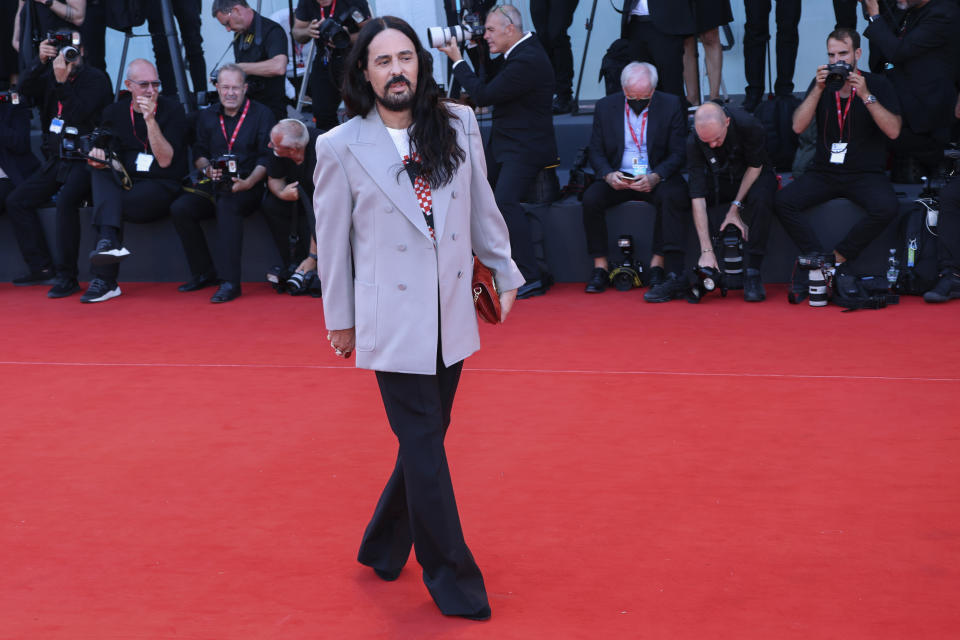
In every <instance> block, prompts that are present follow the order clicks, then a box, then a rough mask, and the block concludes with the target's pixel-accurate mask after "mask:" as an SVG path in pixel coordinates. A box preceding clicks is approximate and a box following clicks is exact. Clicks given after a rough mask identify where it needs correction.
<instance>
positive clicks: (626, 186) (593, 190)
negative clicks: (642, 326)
mask: <svg viewBox="0 0 960 640" xmlns="http://www.w3.org/2000/svg"><path fill="white" fill-rule="evenodd" d="M620 85H621V86H622V87H623V90H622V91H619V92H617V93H614V94H611V95H609V96H606V97H605V98H602V99H601V100H600V101H599V102H597V105H596V109H595V110H594V112H593V133H592V134H591V136H590V164H591V165H593V169H594V171H595V172H596V175H597V176H598V177H602V178H603V179H602V180H597V181H596V182H594V183H593V184H592V185H590V186H589V187H588V188H587V190H586V191H585V192H584V194H583V228H584V231H585V232H586V235H587V251H588V252H589V253H590V257H591V258H593V267H594V268H593V273H592V274H591V276H590V281H589V282H587V287H586V291H587V293H600V292H602V291H604V290H605V289H606V288H607V284H608V283H609V278H610V274H609V273H608V268H609V264H608V262H607V253H608V247H607V221H606V213H607V209H609V208H610V207H613V206H616V205H618V204H621V203H624V202H628V201H631V200H645V201H647V202H650V203H652V204H653V206H654V207H656V210H657V217H656V222H655V223H654V237H653V254H654V255H653V259H652V260H651V262H650V265H651V269H650V270H651V278H652V279H653V280H654V281H652V282H651V283H650V285H651V289H650V291H648V292H647V293H646V294H645V295H644V297H645V298H646V299H647V301H648V302H666V301H667V300H672V299H673V298H678V297H681V296H682V295H684V293H685V292H686V285H685V282H684V281H683V280H682V279H681V278H680V275H681V273H682V272H683V245H684V241H685V239H686V238H685V236H686V233H685V232H686V223H685V220H686V218H687V217H688V214H687V207H688V206H689V201H688V196H687V186H686V183H685V182H684V181H683V177H681V175H680V171H681V169H682V168H683V154H684V136H685V131H686V116H685V113H684V111H683V108H682V106H681V104H680V98H678V97H677V96H675V95H672V94H669V93H664V92H662V91H656V89H655V87H656V86H657V70H656V68H655V67H654V66H653V65H651V64H649V63H646V62H631V63H630V64H628V65H627V66H626V67H624V69H623V72H622V73H621V74H620ZM664 265H666V269H667V271H668V272H669V276H668V277H666V278H665V277H664V272H663V269H664ZM651 294H653V295H651ZM648 296H649V297H648Z"/></svg>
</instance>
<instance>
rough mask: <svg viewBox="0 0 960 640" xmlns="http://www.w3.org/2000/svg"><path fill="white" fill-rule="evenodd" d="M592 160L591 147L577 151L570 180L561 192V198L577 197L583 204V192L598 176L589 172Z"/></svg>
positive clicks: (571, 168)
mask: <svg viewBox="0 0 960 640" xmlns="http://www.w3.org/2000/svg"><path fill="white" fill-rule="evenodd" d="M589 160H590V147H580V148H579V149H578V150H577V157H576V159H575V160H574V161H573V166H572V167H570V178H569V179H568V180H567V184H566V185H564V187H563V189H562V190H561V191H560V197H561V198H566V197H567V196H577V200H579V201H581V202H583V192H584V191H586V190H587V187H589V186H590V185H591V184H593V182H594V180H596V179H597V178H596V176H594V175H593V174H592V173H590V172H589V171H587V164H588V162H589Z"/></svg>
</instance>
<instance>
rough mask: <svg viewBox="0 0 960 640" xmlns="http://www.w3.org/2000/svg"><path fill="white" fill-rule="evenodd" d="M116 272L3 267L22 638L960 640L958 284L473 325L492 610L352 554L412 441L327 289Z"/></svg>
mask: <svg viewBox="0 0 960 640" xmlns="http://www.w3.org/2000/svg"><path fill="white" fill-rule="evenodd" d="M122 287H123V290H124V295H123V296H121V297H120V298H118V299H116V300H112V301H110V302H107V303H103V304H98V305H81V304H80V303H79V301H78V297H77V296H74V297H73V298H71V299H67V300H59V301H51V300H48V299H46V298H45V297H44V295H43V291H42V290H41V289H39V288H30V289H18V288H14V287H12V286H10V285H6V284H5V285H0V304H2V306H3V309H4V313H3V316H2V318H0V335H2V336H3V338H2V342H0V345H2V347H0V423H2V424H0V487H2V490H3V498H2V502H0V505H2V506H0V514H2V517H0V638H4V639H6V638H17V639H34V638H37V639H49V638H55V639H61V638H62V639H70V640H75V639H83V640H86V639H90V640H93V639H97V640H102V639H121V638H123V639H126V638H145V639H146V638H149V639H159V638H162V639H168V638H170V639H172V638H189V639H206V638H230V639H248V638H250V639H252V638H257V639H259V638H264V639H275V638H277V639H279V638H298V639H299V638H311V639H312V638H367V637H385V638H432V637H436V638H668V639H676V638H696V639H702V638H844V639H847V638H869V639H877V638H891V639H892V638H948V637H956V633H957V632H956V630H957V628H960V610H958V607H957V601H958V597H960V563H958V559H960V464H958V459H960V438H958V430H957V426H958V424H960V419H958V402H957V398H958V396H960V343H958V340H957V327H958V322H960V303H952V304H947V305H944V306H933V305H926V304H924V303H923V302H922V301H921V300H919V299H908V300H905V301H904V302H903V303H902V304H901V305H900V306H898V307H892V308H889V309H885V310H882V311H860V312H856V313H841V310H840V309H839V308H835V307H833V308H827V309H811V308H809V307H808V306H806V305H804V306H801V307H791V306H789V305H787V304H786V302H785V301H784V297H785V296H784V290H783V288H782V287H769V293H770V294H771V298H772V300H770V301H768V302H766V303H764V304H759V305H747V304H744V303H743V302H742V300H741V299H740V294H739V292H733V293H731V297H730V298H727V299H721V298H719V297H718V296H711V297H708V298H707V299H706V300H705V301H704V302H703V303H702V304H701V305H699V306H694V305H689V304H686V303H684V302H673V303H668V304H662V305H651V304H645V303H643V302H642V301H641V299H640V294H639V293H638V292H631V293H627V294H622V293H619V292H616V291H611V292H608V293H605V294H603V295H601V296H592V297H588V296H586V295H584V294H583V293H582V288H581V285H561V286H558V287H556V288H555V290H553V291H551V292H550V294H549V295H547V296H545V297H543V298H539V299H534V300H529V301H521V302H520V303H518V305H517V307H516V310H515V312H514V315H513V316H512V317H511V318H510V320H509V321H508V323H507V324H506V325H505V326H504V327H500V328H496V327H484V328H483V329H482V338H483V342H484V349H483V350H482V351H481V352H480V353H479V354H477V355H476V356H474V357H473V358H471V359H469V360H468V361H467V364H466V369H465V373H464V376H463V380H462V383H461V387H460V392H459V394H458V397H457V405H456V407H455V409H454V423H453V426H452V428H451V432H450V436H449V438H448V453H449V456H450V459H451V466H452V470H453V474H454V485H455V486H456V489H457V498H458V502H459V504H460V509H461V515H462V519H463V522H464V530H465V532H466V535H467V540H468V542H469V543H470V545H471V548H472V550H473V552H474V555H475V556H476V558H477V561H478V562H479V564H480V566H481V568H482V569H483V571H484V575H485V578H486V582H487V587H488V590H489V593H490V600H491V605H492V607H493V618H492V620H490V621H489V622H486V623H476V622H470V621H465V620H461V619H449V618H444V617H443V616H441V615H440V614H439V613H438V611H437V610H436V607H435V606H434V605H433V603H432V601H431V600H430V598H429V595H428V594H427V592H426V589H425V588H424V587H423V585H422V582H421V580H420V575H419V570H418V567H417V565H416V563H415V561H413V559H412V558H411V562H410V564H408V566H407V569H406V570H405V571H404V573H403V574H402V576H401V577H400V579H399V580H398V581H397V582H395V583H384V582H382V581H380V580H378V579H377V578H376V577H375V576H374V575H373V573H372V572H371V571H370V570H369V569H367V568H365V567H361V566H360V565H358V564H357V563H356V561H355V555H356V550H357V545H358V544H359V540H360V535H361V533H362V531H363V527H364V525H365V524H366V520H367V518H368V517H369V516H370V514H371V513H372V510H373V506H374V502H375V500H376V497H377V495H378V493H379V490H380V488H381V486H382V484H383V482H384V481H385V480H386V478H387V475H388V474H389V471H390V469H391V466H392V463H393V458H394V456H395V442H394V440H393V437H392V434H391V433H390V431H389V429H388V427H387V425H386V421H385V418H384V416H383V409H382V407H381V405H380V400H379V396H378V394H377V391H376V383H375V380H374V378H373V375H372V374H371V373H370V372H364V371H355V370H352V369H350V368H349V367H345V366H344V365H343V363H342V361H339V360H337V359H335V358H334V357H333V356H332V355H331V353H330V349H329V348H328V347H327V346H326V342H325V340H324V336H325V330H324V327H323V318H322V312H321V304H320V303H319V301H315V300H305V299H294V298H290V297H287V296H282V297H281V296H277V295H276V294H274V293H273V292H272V290H270V289H268V288H267V287H266V286H265V285H258V284H250V285H245V294H244V296H243V297H242V298H240V299H239V300H237V301H236V302H232V303H230V304H227V305H211V304H210V303H209V302H208V301H207V299H208V297H209V292H201V293H198V294H194V295H190V294H178V293H177V292H176V291H175V289H174V286H173V285H171V284H137V283H131V284H123V285H122ZM351 364H352V361H351ZM483 408H487V409H489V410H492V412H493V416H494V417H495V418H496V419H494V420H490V419H481V417H480V416H481V411H482V410H483Z"/></svg>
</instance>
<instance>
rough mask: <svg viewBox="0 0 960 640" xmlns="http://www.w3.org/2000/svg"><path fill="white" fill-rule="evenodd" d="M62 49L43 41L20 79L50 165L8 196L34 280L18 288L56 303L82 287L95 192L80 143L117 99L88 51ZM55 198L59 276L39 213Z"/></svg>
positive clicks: (44, 165) (27, 278)
mask: <svg viewBox="0 0 960 640" xmlns="http://www.w3.org/2000/svg"><path fill="white" fill-rule="evenodd" d="M74 35H77V36H78V35H79V34H76V33H74ZM71 40H72V37H71ZM58 47H60V44H58V43H57V42H56V41H55V40H46V41H44V42H42V43H41V44H40V49H39V57H38V58H37V60H36V61H34V64H33V66H32V67H31V68H30V69H29V70H28V71H27V73H26V74H25V75H24V76H23V78H22V79H21V83H20V94H21V97H22V98H26V99H31V100H33V101H34V103H35V104H37V105H38V106H39V108H40V121H41V126H42V127H43V143H42V146H41V149H42V151H43V156H44V161H43V163H42V164H41V165H40V168H39V169H38V170H37V171H36V172H35V173H33V175H31V176H30V177H28V178H27V179H26V180H24V181H23V182H22V183H21V184H20V186H18V187H17V188H16V189H15V190H14V191H13V192H12V193H11V194H10V195H9V196H7V211H9V212H10V221H11V222H12V224H13V230H14V235H15V236H16V238H17V242H18V244H19V245H20V252H21V254H22V255H23V259H24V261H25V262H26V263H27V266H28V267H29V273H27V274H26V275H24V276H22V277H19V278H16V279H15V280H14V284H17V285H36V284H53V285H54V286H53V287H52V288H51V289H50V291H49V292H48V294H47V295H48V296H49V297H51V298H60V297H64V296H67V295H70V294H71V293H73V292H75V291H76V290H77V287H76V285H75V284H71V283H76V279H77V275H78V269H77V259H78V252H79V245H78V244H77V243H76V238H79V237H80V231H79V228H80V218H79V211H78V210H79V206H80V203H81V201H82V200H83V199H84V198H85V197H87V196H88V194H89V193H90V174H89V172H88V171H87V167H86V162H85V160H86V157H85V156H84V154H82V153H80V152H79V151H78V150H77V149H76V146H77V144H78V142H79V140H80V138H81V137H82V136H85V135H87V134H90V133H91V132H92V131H93V129H94V128H95V127H96V125H97V123H98V122H99V120H100V114H101V113H102V112H103V110H104V108H106V106H107V105H109V104H110V103H111V101H112V100H113V90H112V88H111V87H110V80H109V79H108V78H107V76H106V74H105V73H104V72H103V71H101V70H99V69H95V68H94V67H90V66H87V65H85V64H84V63H83V57H82V50H80V49H78V48H76V47H74V46H73V45H66V46H62V47H60V48H58ZM68 58H69V59H68ZM64 140H66V142H67V148H65V147H64ZM70 148H73V149H74V150H73V151H70ZM62 151H63V152H62ZM54 195H56V196H57V201H56V209H57V224H56V228H57V244H58V246H59V249H60V251H59V253H60V255H59V262H58V263H57V264H56V271H55V270H54V261H53V257H52V256H51V253H50V249H49V248H48V246H47V241H46V238H45V236H44V234H43V227H42V225H41V224H40V217H39V215H38V213H37V209H38V208H39V207H41V206H42V205H44V204H46V203H47V202H48V201H49V200H50V198H51V197H53V196H54ZM55 275H56V276H57V277H56V282H54V276H55Z"/></svg>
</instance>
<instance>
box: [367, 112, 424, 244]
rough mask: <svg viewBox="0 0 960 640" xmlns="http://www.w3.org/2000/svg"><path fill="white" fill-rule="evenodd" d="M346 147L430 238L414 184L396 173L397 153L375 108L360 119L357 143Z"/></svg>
mask: <svg viewBox="0 0 960 640" xmlns="http://www.w3.org/2000/svg"><path fill="white" fill-rule="evenodd" d="M349 147H350V152H351V153H352V154H353V156H354V157H355V158H356V159H357V162H359V163H360V164H361V166H363V168H364V170H365V171H366V172H367V174H368V175H369V176H370V177H371V178H372V179H373V182H374V183H375V184H376V185H377V187H378V188H379V189H380V190H381V191H383V193H384V194H386V196H387V197H388V198H389V199H390V201H391V202H393V204H394V206H395V207H396V208H397V209H399V210H400V212H401V213H403V215H404V216H406V218H407V219H408V220H409V221H410V222H411V224H413V226H415V227H416V228H417V229H419V230H420V232H421V233H422V234H423V235H424V236H426V237H427V238H429V237H430V232H429V231H428V230H427V221H426V220H424V218H423V212H422V211H421V210H420V203H419V202H418V201H417V195H416V193H415V192H414V190H413V185H412V184H411V183H410V179H409V178H408V177H407V176H406V174H405V173H402V172H401V173H400V174H399V176H398V174H397V172H398V171H399V169H400V167H401V158H400V154H399V153H397V151H396V146H394V144H393V138H391V137H390V134H389V133H388V132H387V129H386V127H385V126H384V124H383V120H381V119H380V114H379V113H378V112H377V109H376V107H374V108H373V109H371V110H370V113H369V114H367V116H366V117H365V118H362V119H361V120H360V131H359V133H358V134H357V141H356V142H351V143H350V144H349ZM435 208H436V207H435Z"/></svg>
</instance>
